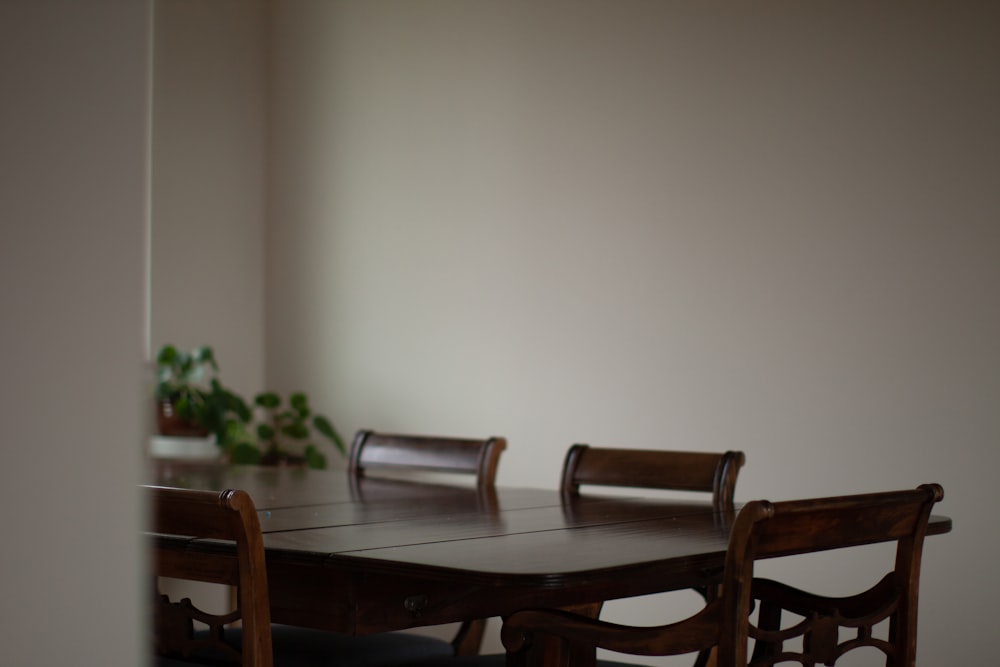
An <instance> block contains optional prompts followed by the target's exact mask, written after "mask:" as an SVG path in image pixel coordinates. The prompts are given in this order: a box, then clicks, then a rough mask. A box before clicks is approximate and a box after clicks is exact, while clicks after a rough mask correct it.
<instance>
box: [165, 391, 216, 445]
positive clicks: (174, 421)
mask: <svg viewBox="0 0 1000 667" xmlns="http://www.w3.org/2000/svg"><path fill="white" fill-rule="evenodd" d="M156 428H157V431H159V433H160V435H169V436H173V437H179V438H204V437H206V436H207V435H208V429H207V428H204V427H202V426H199V425H198V424H196V423H194V422H192V421H190V420H184V419H181V418H180V417H178V416H177V412H176V410H174V403H173V401H171V400H169V399H160V400H157V401H156Z"/></svg>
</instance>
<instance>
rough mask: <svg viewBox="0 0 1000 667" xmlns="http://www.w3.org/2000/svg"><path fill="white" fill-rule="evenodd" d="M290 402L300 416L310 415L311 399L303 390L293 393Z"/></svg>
mask: <svg viewBox="0 0 1000 667" xmlns="http://www.w3.org/2000/svg"><path fill="white" fill-rule="evenodd" d="M288 403H289V405H291V406H292V409H293V410H295V411H296V412H298V413H299V416H300V417H303V418H305V417H308V416H309V399H307V398H306V395H305V394H304V393H302V392H301V391H297V392H295V393H294V394H292V395H291V396H290V397H289V399H288Z"/></svg>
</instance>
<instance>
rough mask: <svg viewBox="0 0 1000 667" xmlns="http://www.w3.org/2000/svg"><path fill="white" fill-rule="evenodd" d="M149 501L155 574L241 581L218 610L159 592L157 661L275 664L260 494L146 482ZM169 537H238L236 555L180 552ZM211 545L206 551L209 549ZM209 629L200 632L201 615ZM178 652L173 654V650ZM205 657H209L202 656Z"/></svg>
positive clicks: (165, 663)
mask: <svg viewBox="0 0 1000 667" xmlns="http://www.w3.org/2000/svg"><path fill="white" fill-rule="evenodd" d="M143 490H144V493H145V494H146V496H147V500H148V501H149V508H150V516H151V520H150V527H149V531H150V533H151V537H152V548H151V551H152V553H151V556H152V559H151V562H152V573H153V574H154V575H155V576H157V577H160V576H163V577H172V578H177V579H186V580H193V581H201V582H208V583H215V584H225V585H227V586H234V587H236V591H237V595H236V609H234V610H232V611H231V612H228V613H224V614H212V613H208V612H206V611H204V610H203V609H201V608H199V607H197V606H195V605H194V604H193V603H192V602H191V600H190V599H188V598H185V599H183V600H181V601H179V602H171V601H170V599H169V598H168V597H167V596H166V595H160V594H159V593H157V594H155V595H154V600H153V604H154V613H153V619H154V622H153V626H154V627H153V643H154V653H155V654H156V655H157V656H158V657H157V658H156V662H155V664H156V665H159V666H163V667H166V666H168V665H191V664H206V663H207V664H218V662H219V661H229V662H233V663H235V664H240V665H243V666H244V667H272V664H273V656H272V650H271V617H270V609H269V604H268V592H267V573H266V571H265V563H264V545H263V541H262V538H261V530H260V522H259V521H258V518H257V512H256V510H255V508H254V504H253V500H252V499H251V498H250V496H249V495H247V494H246V493H245V492H243V491H234V490H227V491H223V492H222V493H218V492H215V491H189V490H185V489H173V488H163V487H152V486H146V487H143ZM167 536H172V537H173V538H174V539H176V537H177V536H183V537H189V538H191V539H192V540H194V539H198V538H209V539H212V540H226V541H231V542H235V543H236V554H235V557H223V558H219V557H211V556H210V555H207V556H206V559H204V560H198V561H193V560H191V559H185V558H177V557H176V555H175V552H173V551H171V550H169V549H166V548H164V540H165V539H167ZM209 551H210V549H207V550H206V554H208V552H209ZM196 621H197V622H200V623H204V624H206V625H207V626H208V630H205V631H199V632H196V631H195V622H196ZM237 621H238V622H239V623H240V624H242V631H241V638H240V640H239V642H238V643H236V644H235V645H234V644H233V643H231V642H226V641H224V628H225V626H227V625H230V624H232V623H236V622H237ZM171 656H173V657H171ZM199 660H202V661H203V662H201V663H199Z"/></svg>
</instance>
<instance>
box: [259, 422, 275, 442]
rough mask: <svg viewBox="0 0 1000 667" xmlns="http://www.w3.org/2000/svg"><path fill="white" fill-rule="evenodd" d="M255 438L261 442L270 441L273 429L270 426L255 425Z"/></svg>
mask: <svg viewBox="0 0 1000 667" xmlns="http://www.w3.org/2000/svg"><path fill="white" fill-rule="evenodd" d="M257 437H258V438H260V439H261V440H270V439H271V438H273V437H274V429H273V428H271V426H270V424H257Z"/></svg>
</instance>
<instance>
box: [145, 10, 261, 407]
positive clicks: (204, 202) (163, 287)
mask: <svg viewBox="0 0 1000 667" xmlns="http://www.w3.org/2000/svg"><path fill="white" fill-rule="evenodd" d="M154 7H155V17H154V18H155V22H154V25H155V40H154V44H155V53H154V65H155V68H154V69H155V76H154V87H153V101H154V105H153V146H154V150H153V155H152V179H153V180H152V183H153V188H152V220H153V225H152V230H153V234H152V244H151V247H152V261H151V293H152V299H151V326H150V330H151V338H152V345H153V351H154V353H155V351H156V350H158V349H159V347H160V346H161V345H163V344H165V343H173V344H176V345H179V346H183V347H185V348H191V347H194V346H196V345H203V344H209V345H212V346H213V347H214V348H215V353H216V358H217V359H218V360H219V365H220V367H221V371H222V378H223V379H224V380H225V382H226V383H227V384H228V385H229V386H231V387H234V388H236V389H238V390H239V391H240V392H242V393H244V394H245V395H252V394H254V393H255V392H257V391H260V390H262V389H263V388H264V362H263V359H264V351H263V346H264V312H263V311H264V270H263V266H264V247H263V238H264V213H265V209H264V207H265V196H264V193H265V181H264V179H265V175H266V162H265V159H264V145H265V135H264V129H265V112H266V104H265V95H266V92H267V89H266V81H267V68H266V54H267V51H266V32H265V31H266V22H265V9H266V5H265V2H264V1H263V0H212V1H211V2H207V1H206V0H156V2H154Z"/></svg>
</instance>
